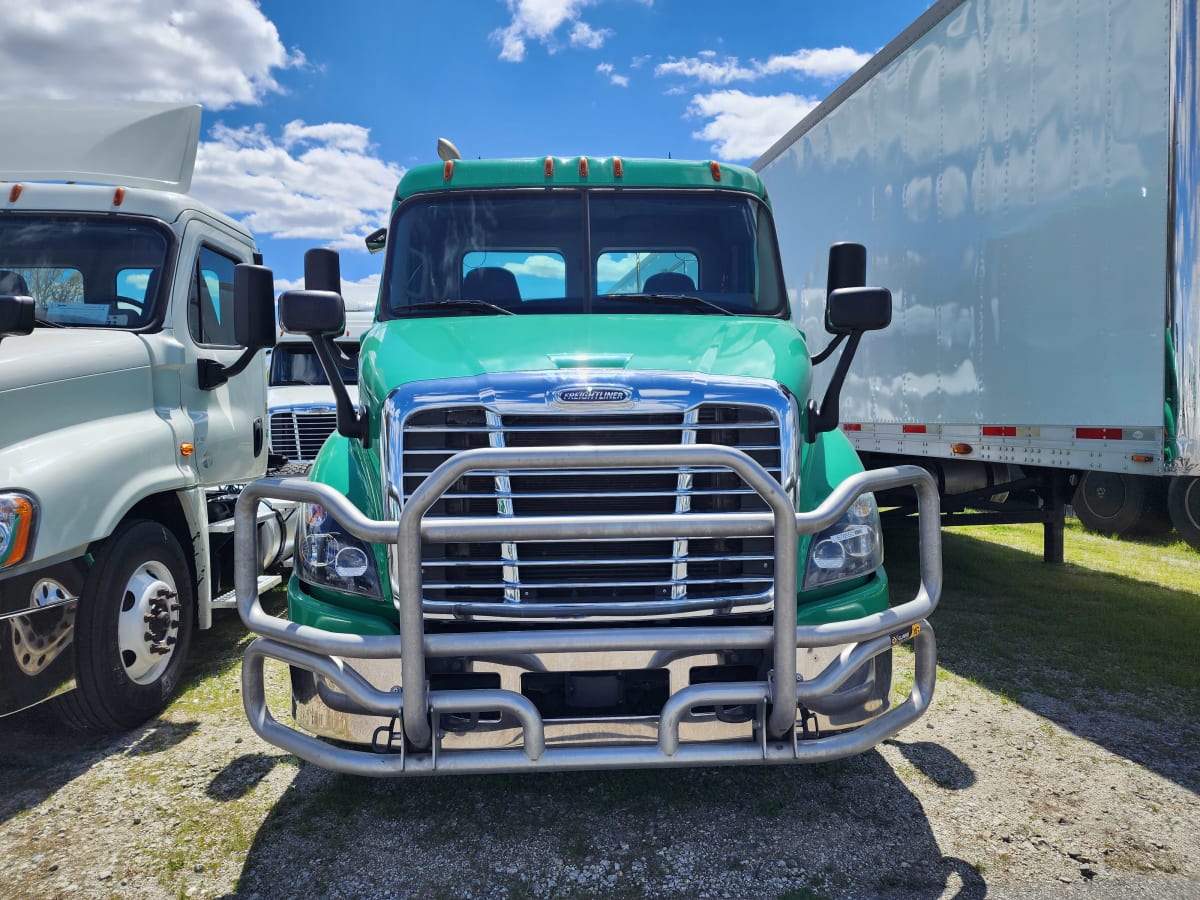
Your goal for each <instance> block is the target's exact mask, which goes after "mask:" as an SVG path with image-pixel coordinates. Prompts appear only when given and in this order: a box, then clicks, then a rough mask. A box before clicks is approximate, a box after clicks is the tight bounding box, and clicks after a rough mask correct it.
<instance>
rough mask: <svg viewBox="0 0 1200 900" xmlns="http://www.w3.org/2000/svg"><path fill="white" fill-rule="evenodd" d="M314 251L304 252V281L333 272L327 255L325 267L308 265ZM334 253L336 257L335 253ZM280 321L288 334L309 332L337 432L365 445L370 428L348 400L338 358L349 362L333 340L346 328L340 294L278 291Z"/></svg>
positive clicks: (323, 280)
mask: <svg viewBox="0 0 1200 900" xmlns="http://www.w3.org/2000/svg"><path fill="white" fill-rule="evenodd" d="M314 252H317V251H312V250H310V251H308V253H306V254H304V281H305V283H306V284H311V283H313V282H316V283H328V282H329V280H331V279H332V277H333V276H332V275H331V274H330V270H329V268H328V258H327V257H326V259H325V260H324V261H323V262H321V263H319V264H318V266H323V267H324V268H314V269H313V270H311V271H310V269H309V254H312V253H314ZM320 252H322V253H325V252H332V251H320ZM333 255H334V257H335V259H336V256H337V254H336V253H335V254H333ZM317 258H319V257H317ZM310 276H311V277H310ZM339 281H340V276H339ZM279 324H280V325H281V326H282V327H283V330H284V331H287V332H289V333H291V334H306V335H308V337H309V340H311V341H312V345H313V350H315V351H316V354H317V359H318V360H320V362H321V368H322V369H324V370H325V377H326V378H327V379H329V386H330V387H331V388H333V399H334V402H335V403H336V404H337V430H338V434H340V435H342V436H344V437H349V438H358V439H359V440H360V441H362V442H363V446H364V447H365V446H367V442H368V440H369V439H370V438H369V435H370V431H369V430H368V420H367V416H366V413H364V412H361V411H360V410H358V409H356V408H355V406H354V404H353V403H351V402H350V392H349V391H347V390H346V382H345V381H343V380H342V373H341V369H340V368H339V366H338V363H339V362H340V363H341V364H342V365H349V364H351V360H350V359H349V358H348V357H346V356H345V355H344V354H343V353H342V352H341V351H340V350H339V349H338V347H337V345H336V344H335V343H334V342H333V339H334V338H335V337H341V335H342V334H343V332H345V330H346V304H345V301H343V300H342V295H341V294H339V293H338V292H337V291H329V290H303V291H284V292H283V293H282V294H280V295H279Z"/></svg>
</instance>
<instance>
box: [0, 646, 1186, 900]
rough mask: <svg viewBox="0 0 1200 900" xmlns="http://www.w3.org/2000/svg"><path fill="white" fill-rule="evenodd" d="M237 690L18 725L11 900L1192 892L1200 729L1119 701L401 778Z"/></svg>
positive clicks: (210, 682)
mask: <svg viewBox="0 0 1200 900" xmlns="http://www.w3.org/2000/svg"><path fill="white" fill-rule="evenodd" d="M203 649H204V645H203V643H202V645H201V650H202V651H203ZM211 649H212V648H211V646H210V647H209V650H210V651H211ZM224 652H225V655H226V656H227V657H228V658H229V659H230V660H232V658H233V656H234V653H235V648H233V647H232V646H228V647H226V648H224ZM276 678H277V680H278V682H279V683H277V684H276V687H275V689H276V691H277V692H279V691H280V690H281V688H282V678H281V677H280V676H276ZM236 691H237V666H236V665H234V664H232V662H230V663H229V664H227V665H226V671H224V672H223V673H221V674H218V675H215V676H212V677H210V678H208V679H207V681H205V687H204V689H203V690H200V689H196V690H192V691H189V692H188V693H187V694H185V695H184V697H183V698H182V699H181V700H179V701H177V702H176V703H175V704H174V705H173V706H172V707H171V708H170V709H169V710H168V711H167V713H166V714H165V715H164V716H163V717H162V718H161V719H159V720H156V721H154V722H152V723H150V724H149V725H147V726H145V727H143V728H142V729H139V730H138V731H136V732H133V733H131V734H127V735H123V736H121V737H119V738H104V739H98V738H80V737H78V736H74V735H71V734H64V733H62V732H60V731H57V730H55V729H54V728H53V727H52V726H50V725H47V724H45V723H44V722H43V720H42V718H41V717H39V716H36V715H34V716H30V715H25V716H21V717H16V718H13V719H8V720H5V723H4V725H3V732H2V734H0V854H2V855H3V859H4V863H5V864H4V866H3V871H2V872H0V896H3V897H5V898H24V897H72V898H75V897H132V896H136V897H146V898H157V897H180V896H186V897H220V896H237V897H246V898H267V897H270V898H275V897H312V896H319V897H380V896H394V897H405V896H422V897H425V896H429V897H562V896H568V897H569V896H576V897H590V896H595V895H602V896H614V897H637V896H645V895H649V896H657V897H780V898H822V897H826V898H840V897H857V896H864V895H879V896H894V897H920V898H926V897H928V898H933V897H967V898H979V897H985V896H991V897H1001V898H1005V897H1010V898H1026V897H1042V896H1066V897H1089V898H1106V897H1112V898H1118V897H1119V898H1122V900H1125V898H1129V897H1137V896H1147V897H1196V896H1200V797H1198V796H1197V792H1198V790H1200V754H1197V752H1196V751H1197V748H1198V747H1200V726H1198V725H1197V723H1194V722H1188V723H1163V722H1148V721H1143V720H1140V719H1138V718H1136V717H1134V716H1131V715H1130V714H1128V713H1124V714H1122V713H1119V712H1113V711H1111V709H1113V708H1119V707H1120V705H1121V704H1120V702H1119V701H1120V698H1110V700H1114V701H1115V702H1111V703H1109V704H1108V707H1109V709H1110V711H1107V712H1090V713H1089V712H1083V711H1081V707H1082V704H1079V705H1072V704H1067V703H1063V702H1061V701H1058V700H1052V699H1050V698H1047V697H1043V696H1038V695H1036V694H1029V695H1023V696H1021V697H1020V702H1019V703H1018V702H1014V701H1013V700H1010V699H1006V698H1004V697H1001V696H998V695H997V694H994V693H991V692H989V691H988V690H986V689H985V688H984V687H982V686H980V685H978V684H976V683H973V682H971V681H968V680H966V679H964V678H960V677H958V676H956V675H954V674H953V673H950V672H943V673H941V675H940V681H939V685H938V691H937V696H936V698H935V701H934V706H933V709H931V711H930V712H929V713H928V714H927V715H926V717H925V718H924V719H922V720H920V721H918V722H917V723H916V724H915V725H914V726H911V727H910V728H909V729H907V730H906V731H904V732H902V733H901V734H900V735H899V736H898V737H897V738H896V739H894V740H891V741H888V742H886V743H885V744H884V745H882V746H881V747H879V748H878V749H877V750H875V751H872V752H870V753H867V754H864V755H862V756H860V757H857V758H854V759H849V760H844V761H841V762H838V763H834V764H828V765H821V766H811V767H790V768H779V767H765V768H753V769H747V768H739V769H696V770H671V771H661V770H660V771H653V772H647V771H629V772H615V773H585V774H545V775H536V776H529V777H517V776H493V777H468V778H437V779H420V780H402V781H386V782H384V781H370V780H363V779H356V778H348V777H343V776H335V775H330V774H329V773H326V772H323V771H321V770H319V769H316V768H314V767H311V766H309V765H307V764H305V765H301V764H299V763H298V762H297V761H296V760H295V759H294V758H292V757H289V756H286V755H284V754H282V753H280V752H279V751H277V750H276V749H275V748H273V747H270V746H268V745H266V744H264V743H263V742H261V741H260V740H259V739H258V738H257V737H256V736H255V735H254V734H253V732H252V731H251V730H250V728H249V727H248V726H247V725H246V724H245V723H244V722H243V721H242V720H241V718H240V717H239V715H238V713H239V711H240V707H239V705H238V703H237V696H236ZM1160 702H1161V703H1163V704H1167V705H1166V706H1164V707H1163V708H1167V709H1169V708H1170V706H1169V703H1170V698H1160Z"/></svg>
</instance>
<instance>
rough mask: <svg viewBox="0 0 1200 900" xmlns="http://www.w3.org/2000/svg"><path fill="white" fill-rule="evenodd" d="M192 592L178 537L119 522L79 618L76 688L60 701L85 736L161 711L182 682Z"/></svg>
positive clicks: (156, 527)
mask: <svg viewBox="0 0 1200 900" xmlns="http://www.w3.org/2000/svg"><path fill="white" fill-rule="evenodd" d="M194 597H195V595H194V593H193V591H192V581H191V573H190V570H189V569H188V564H187V560H186V558H185V557H184V555H183V551H182V550H181V549H180V547H179V542H178V541H177V540H176V539H175V536H174V535H173V534H171V532H170V531H168V530H167V529H166V528H164V527H163V526H162V525H160V524H158V523H157V522H150V521H145V520H139V521H132V522H126V523H125V524H123V525H121V526H120V527H119V528H118V529H117V530H116V532H114V533H113V536H112V537H110V538H109V539H108V540H107V541H105V542H104V544H103V545H102V546H101V548H100V549H99V550H98V551H97V552H96V554H95V562H94V564H93V566H92V569H91V571H90V572H89V573H88V576H87V581H86V583H85V585H84V590H83V595H82V597H81V598H80V603H79V612H78V615H77V617H76V621H75V653H76V675H77V678H76V680H77V686H76V688H75V690H73V691H70V692H68V693H66V694H63V695H62V696H61V697H59V698H57V703H58V707H59V713H60V714H61V716H62V718H63V719H64V720H65V721H66V722H67V723H68V724H69V725H71V726H73V727H75V728H77V729H79V730H81V731H122V730H124V729H127V728H133V727H136V726H138V725H140V724H142V723H143V722H145V721H146V720H147V719H149V718H151V717H152V716H155V715H157V714H158V713H160V712H161V711H162V710H163V708H164V707H165V706H166V705H167V701H168V700H169V699H170V697H171V694H172V693H174V691H175V688H176V687H177V686H178V684H179V680H180V677H181V676H182V674H183V666H184V662H185V660H186V658H187V651H188V646H189V645H190V644H191V639H192V624H193V621H194V619H195V614H196V604H195V599H194Z"/></svg>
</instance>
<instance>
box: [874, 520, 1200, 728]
mask: <svg viewBox="0 0 1200 900" xmlns="http://www.w3.org/2000/svg"><path fill="white" fill-rule="evenodd" d="M942 536H943V569H944V573H945V581H944V588H943V593H942V599H941V604H940V606H939V607H938V609H937V610H936V611H935V613H934V614H933V616H932V619H931V621H932V624H933V626H934V629H935V631H936V632H937V635H938V652H939V658H940V662H941V664H942V665H943V666H944V667H945V668H947V669H950V670H951V671H954V672H956V673H957V674H959V675H962V676H964V677H966V678H968V679H969V680H972V681H977V682H979V683H981V684H984V685H985V686H986V687H988V688H989V689H991V690H993V691H996V692H998V693H1000V694H1002V695H1005V696H1009V697H1013V698H1019V697H1020V696H1021V695H1022V694H1023V693H1024V692H1026V691H1030V690H1034V691H1037V692H1039V693H1043V694H1046V695H1048V696H1051V697H1056V698H1058V699H1061V700H1064V701H1067V702H1071V703H1073V704H1076V705H1082V706H1085V707H1086V706H1090V705H1094V704H1103V705H1108V706H1111V707H1112V708H1115V709H1121V708H1125V707H1127V706H1128V705H1129V704H1130V703H1131V702H1132V703H1133V704H1134V705H1135V706H1137V707H1138V711H1139V712H1140V713H1141V714H1143V715H1149V716H1150V717H1152V718H1157V717H1158V716H1156V715H1155V706H1156V703H1157V702H1159V701H1161V702H1166V703H1169V708H1168V709H1163V710H1162V716H1163V717H1166V716H1168V715H1169V716H1170V717H1178V718H1185V719H1191V720H1195V719H1196V718H1197V717H1198V716H1200V554H1197V553H1196V551H1194V550H1192V549H1191V548H1190V547H1188V546H1187V545H1186V544H1184V543H1182V542H1179V541H1170V540H1166V539H1155V540H1145V541H1132V540H1118V539H1114V538H1109V537H1103V536H1100V535H1094V534H1090V533H1088V532H1086V531H1084V530H1083V529H1082V528H1081V527H1080V526H1079V524H1078V523H1077V522H1074V521H1069V522H1068V526H1067V531H1066V540H1065V557H1066V560H1067V562H1066V564H1065V565H1062V566H1051V565H1047V564H1045V563H1044V562H1043V561H1042V527H1041V526H1040V525H995V526H988V527H976V528H961V527H960V528H951V529H945V530H944V531H943V534H942ZM887 540H888V544H887V545H888V562H887V565H888V573H889V575H890V576H891V577H892V583H893V601H894V602H895V601H899V600H903V599H906V598H907V597H910V596H912V594H913V592H914V591H915V588H916V584H917V566H916V561H915V554H914V553H913V552H912V549H910V548H913V547H915V536H914V535H912V534H911V533H905V532H904V531H894V532H891V533H889V535H888V538H887ZM1142 700H1146V702H1145V703H1144V704H1143V703H1142V702H1141V701H1142ZM1143 706H1144V708H1143Z"/></svg>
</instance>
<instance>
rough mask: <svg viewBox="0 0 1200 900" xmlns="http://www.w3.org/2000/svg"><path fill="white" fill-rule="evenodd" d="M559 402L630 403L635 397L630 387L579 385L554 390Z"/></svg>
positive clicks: (555, 397)
mask: <svg viewBox="0 0 1200 900" xmlns="http://www.w3.org/2000/svg"><path fill="white" fill-rule="evenodd" d="M554 399H555V401H556V402H558V403H628V402H629V401H630V400H632V399H633V391H631V390H630V389H629V388H611V387H577V388H561V389H560V390H557V391H555V392H554Z"/></svg>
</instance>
